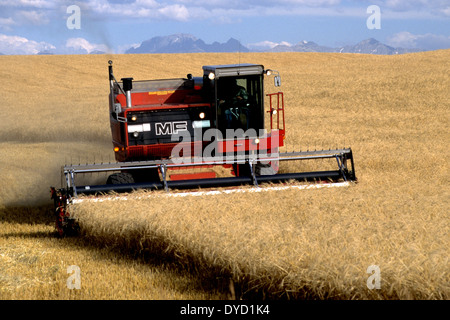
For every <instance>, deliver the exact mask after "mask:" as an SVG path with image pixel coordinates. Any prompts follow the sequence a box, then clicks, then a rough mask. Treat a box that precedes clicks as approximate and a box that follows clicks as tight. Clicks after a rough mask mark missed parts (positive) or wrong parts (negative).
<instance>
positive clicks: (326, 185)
mask: <svg viewBox="0 0 450 320" xmlns="http://www.w3.org/2000/svg"><path fill="white" fill-rule="evenodd" d="M348 186H350V182H336V183H322V184H307V185H289V186H278V187H258V188H241V189H238V188H237V189H227V190H210V191H190V192H173V193H170V192H167V193H162V192H161V193H153V194H148V195H144V196H138V197H136V196H133V195H129V196H102V197H95V198H81V199H80V198H78V199H73V200H72V203H73V204H77V203H81V202H104V201H118V200H119V201H120V200H130V199H137V200H140V199H148V198H154V197H187V196H212V195H219V194H231V193H244V192H263V191H280V190H288V189H298V190H306V189H321V188H334V187H348Z"/></svg>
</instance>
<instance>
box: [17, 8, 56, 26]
mask: <svg viewBox="0 0 450 320" xmlns="http://www.w3.org/2000/svg"><path fill="white" fill-rule="evenodd" d="M16 20H20V21H21V22H22V23H31V24H33V25H36V26H38V25H44V24H47V23H48V22H49V19H48V17H47V15H46V13H45V12H42V11H35V10H31V11H25V10H21V11H19V12H18V13H17V16H16Z"/></svg>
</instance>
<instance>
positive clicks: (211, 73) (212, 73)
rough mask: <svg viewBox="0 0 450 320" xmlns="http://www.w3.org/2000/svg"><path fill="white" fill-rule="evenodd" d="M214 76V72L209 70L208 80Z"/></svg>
mask: <svg viewBox="0 0 450 320" xmlns="http://www.w3.org/2000/svg"><path fill="white" fill-rule="evenodd" d="M215 78H216V75H215V74H214V72H210V74H208V79H209V80H214V79H215Z"/></svg>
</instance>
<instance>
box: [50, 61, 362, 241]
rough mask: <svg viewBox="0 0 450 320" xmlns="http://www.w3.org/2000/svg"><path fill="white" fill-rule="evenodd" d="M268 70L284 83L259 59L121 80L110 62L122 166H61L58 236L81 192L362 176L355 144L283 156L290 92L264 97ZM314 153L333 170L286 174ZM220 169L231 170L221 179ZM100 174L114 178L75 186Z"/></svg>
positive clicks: (117, 146)
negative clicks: (199, 72) (286, 166)
mask: <svg viewBox="0 0 450 320" xmlns="http://www.w3.org/2000/svg"><path fill="white" fill-rule="evenodd" d="M267 76H274V85H275V87H279V86H280V84H281V80H280V75H279V73H278V72H277V71H274V70H270V69H264V67H263V66H262V65H257V64H238V65H216V66H204V67H203V76H201V77H193V76H192V75H191V74H188V75H187V77H186V78H180V79H164V80H145V81H133V78H122V79H121V82H118V81H117V80H116V78H115V76H114V74H113V67H112V61H109V83H110V94H109V114H110V125H111V133H112V143H113V148H114V153H115V159H116V161H117V162H116V163H108V164H86V165H66V166H64V167H63V168H62V178H63V181H64V186H62V188H61V189H55V188H53V187H52V188H51V193H52V198H53V199H54V201H55V208H56V213H57V223H56V225H57V230H58V232H59V233H60V234H61V235H63V234H65V233H66V232H67V231H68V230H70V229H71V228H72V227H73V225H72V222H73V221H72V220H71V219H70V214H69V210H68V206H69V205H70V204H72V203H74V202H76V201H79V200H78V199H79V196H80V195H82V194H85V195H100V194H105V193H108V192H130V191H133V190H137V189H149V190H158V189H160V190H165V191H172V190H179V189H198V188H202V189H205V188H206V189H208V188H217V187H236V186H241V185H245V184H247V185H253V186H255V187H259V186H260V184H263V183H266V182H272V183H283V182H287V181H292V180H297V181H320V182H330V183H333V182H348V181H354V180H356V177H355V171H354V165H353V155H352V150H351V149H350V148H343V149H335V150H319V151H317V150H315V151H300V152H284V153H280V152H279V150H280V148H281V147H283V146H284V140H285V137H286V128H285V106H284V96H283V93H282V92H276V93H269V94H265V93H264V78H265V77H267ZM266 97H267V100H268V101H267V103H266V105H265V102H264V100H265V98H266ZM316 159H331V160H332V161H334V163H335V165H334V167H335V168H332V169H328V170H323V171H316V170H314V171H306V172H304V171H302V172H294V173H288V172H283V173H281V172H279V166H280V163H283V162H285V161H286V162H287V161H292V162H298V161H300V160H316ZM218 167H222V168H223V169H222V171H221V172H224V171H225V172H229V174H228V176H225V177H218V176H217V173H216V171H215V170H214V169H215V168H218ZM94 172H108V173H109V177H108V178H107V179H106V181H105V183H104V184H100V185H99V184H96V185H78V184H77V181H76V177H77V176H78V175H79V174H86V173H94Z"/></svg>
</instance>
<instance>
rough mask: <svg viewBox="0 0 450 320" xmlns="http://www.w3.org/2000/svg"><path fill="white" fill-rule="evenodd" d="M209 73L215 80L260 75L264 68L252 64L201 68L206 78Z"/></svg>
mask: <svg viewBox="0 0 450 320" xmlns="http://www.w3.org/2000/svg"><path fill="white" fill-rule="evenodd" d="M210 73H214V75H215V77H216V78H220V77H231V76H246V75H261V74H263V73H264V66H263V65H260V64H252V63H242V64H226V65H213V66H203V74H204V75H205V76H208V75H209V74H210Z"/></svg>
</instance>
